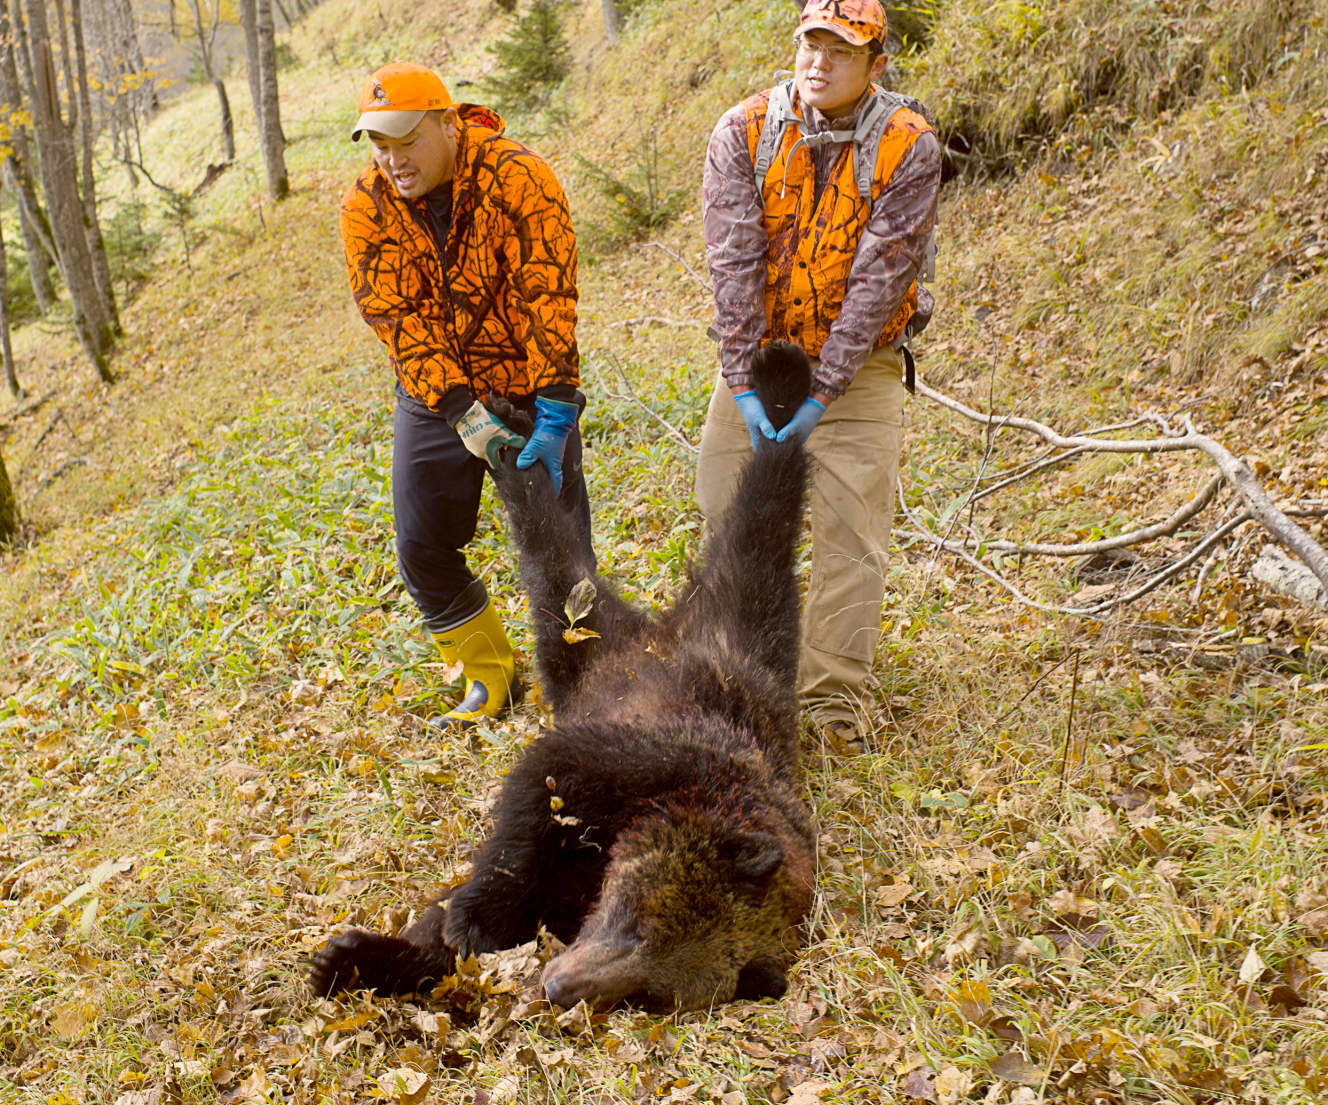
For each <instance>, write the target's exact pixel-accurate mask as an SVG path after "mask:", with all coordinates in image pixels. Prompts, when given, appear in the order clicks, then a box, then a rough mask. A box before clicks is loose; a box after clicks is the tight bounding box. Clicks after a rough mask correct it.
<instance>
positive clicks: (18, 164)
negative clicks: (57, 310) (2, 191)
mask: <svg viewBox="0 0 1328 1105" xmlns="http://www.w3.org/2000/svg"><path fill="white" fill-rule="evenodd" d="M0 39H2V40H3V45H2V46H0V102H3V103H4V104H5V105H6V108H7V112H12V111H13V110H14V109H16V108H19V107H20V106H21V105H22V104H23V95H22V93H21V92H20V91H19V88H20V85H19V77H18V65H17V62H16V61H15V60H14V52H15V42H14V35H13V34H12V27H11V25H10V21H9V7H8V4H6V3H5V2H4V0H0ZM5 152H8V154H9V156H8V157H3V154H4V153H5ZM0 160H3V162H4V174H3V175H4V182H5V185H6V186H7V187H8V188H9V189H10V190H11V191H12V192H13V193H14V199H15V201H16V202H17V204H18V218H19V229H20V230H21V231H22V234H23V252H24V254H25V255H26V256H27V259H28V273H29V275H30V277H31V279H32V294H33V295H34V296H35V297H36V300H37V310H38V311H40V312H41V313H42V314H43V315H44V314H46V312H47V311H49V310H50V309H51V305H52V304H54V303H55V285H54V284H53V283H52V282H51V266H52V265H53V264H55V243H54V242H52V241H51V228H50V225H49V224H48V223H47V221H46V215H45V214H44V213H43V211H42V209H41V204H40V203H38V202H37V190H36V189H35V188H34V187H33V185H32V174H31V172H30V171H29V168H28V167H29V166H30V165H31V164H32V150H31V148H30V146H29V145H28V130H27V127H25V126H24V125H23V124H22V123H21V122H19V121H18V120H17V119H15V118H12V117H11V118H10V120H9V137H8V138H7V139H6V140H4V141H3V142H0Z"/></svg>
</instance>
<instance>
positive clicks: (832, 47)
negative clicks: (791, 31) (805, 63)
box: [794, 35, 868, 65]
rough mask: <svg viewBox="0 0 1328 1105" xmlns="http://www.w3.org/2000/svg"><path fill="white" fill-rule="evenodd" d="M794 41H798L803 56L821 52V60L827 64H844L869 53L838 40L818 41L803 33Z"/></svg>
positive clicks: (799, 52) (807, 56)
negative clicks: (844, 44) (842, 43)
mask: <svg viewBox="0 0 1328 1105" xmlns="http://www.w3.org/2000/svg"><path fill="white" fill-rule="evenodd" d="M794 41H795V42H796V43H797V47H798V54H799V55H800V56H801V57H804V58H811V57H812V56H814V55H816V54H820V55H821V60H822V61H824V62H825V63H826V64H827V65H843V64H844V63H845V62H847V61H849V60H850V59H852V58H856V57H861V56H862V55H863V54H865V53H868V51H867V50H860V49H859V50H855V49H854V48H853V47H852V46H843V45H841V44H840V43H838V42H817V41H815V40H814V39H810V38H806V37H805V36H803V35H799V36H798V37H797V38H796V39H794Z"/></svg>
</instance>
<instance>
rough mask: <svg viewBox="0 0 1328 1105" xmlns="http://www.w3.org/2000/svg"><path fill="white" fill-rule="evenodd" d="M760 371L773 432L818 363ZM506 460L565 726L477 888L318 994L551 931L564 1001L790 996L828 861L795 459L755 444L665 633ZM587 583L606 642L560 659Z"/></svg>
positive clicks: (539, 637) (540, 653)
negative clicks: (807, 770) (803, 664)
mask: <svg viewBox="0 0 1328 1105" xmlns="http://www.w3.org/2000/svg"><path fill="white" fill-rule="evenodd" d="M757 362H758V363H757V365H756V366H755V367H756V371H757V390H758V393H759V394H760V395H761V397H762V400H763V402H764V405H765V408H766V411H767V412H768V413H769V414H770V415H771V418H772V421H774V422H775V423H776V425H782V424H783V423H784V422H785V421H787V419H788V417H789V416H790V415H791V414H792V412H793V411H794V410H796V409H797V406H798V404H799V403H800V402H801V401H802V399H803V398H804V397H805V395H806V394H807V389H808V386H809V381H810V365H809V364H808V361H807V358H806V356H805V355H804V354H803V352H802V351H801V350H800V349H798V348H797V347H796V346H791V345H786V344H783V343H772V344H770V345H767V346H766V347H765V348H764V349H763V350H762V352H761V354H760V356H759V357H758V359H757ZM500 413H503V414H504V417H507V414H506V413H504V412H500ZM507 452H508V455H507V456H506V458H505V460H504V462H503V463H502V464H501V465H500V466H499V467H498V469H497V470H496V471H495V472H494V480H495V483H496V485H497V487H498V491H499V494H500V496H501V497H502V499H503V501H504V503H505V505H506V507H507V510H508V513H509V515H510V518H511V522H512V533H513V535H514V538H515V541H516V544H517V547H518V551H519V557H520V568H521V576H522V580H523V583H524V584H525V587H526V589H527V590H528V592H529V595H530V610H531V617H532V619H533V621H534V629H535V635H536V659H537V663H538V666H539V669H540V677H541V681H542V685H543V687H544V690H545V693H546V695H547V696H549V698H550V699H551V700H552V704H553V708H554V716H555V719H556V724H555V726H554V728H552V729H550V730H547V731H546V732H544V733H542V734H541V735H540V737H539V738H538V739H537V740H536V741H535V742H534V743H532V745H531V746H530V748H529V749H527V751H526V752H525V754H524V755H523V757H522V758H521V760H520V761H519V762H518V763H517V765H516V766H515V767H514V768H513V769H512V771H511V772H510V773H509V774H508V776H507V779H506V780H505V782H504V784H503V787H502V790H501V792H500V794H499V797H498V800H497V803H496V808H495V810H494V821H495V826H494V831H493V835H492V836H490V837H489V839H488V840H487V841H486V842H485V843H484V844H483V846H482V847H481V848H480V849H479V851H478V853H477V855H476V857H475V860H474V865H473V869H472V873H471V876H470V878H469V880H468V881H467V882H465V883H463V884H462V885H461V886H459V887H457V888H456V889H455V890H454V891H453V892H452V893H451V894H450V896H449V897H448V899H447V900H446V901H440V902H436V903H434V904H432V905H430V906H429V907H428V908H426V909H425V910H424V911H423V912H422V913H421V915H420V917H419V919H418V920H417V921H416V922H415V923H414V924H413V925H411V926H409V927H408V928H407V929H405V930H404V931H403V932H402V933H401V934H400V935H399V936H396V937H392V936H386V935H384V934H381V933H375V932H368V931H366V930H363V929H355V930H352V931H349V932H346V933H343V934H341V935H339V936H337V937H335V938H333V939H332V940H331V941H330V942H329V943H328V944H327V946H326V947H325V948H324V949H323V950H322V951H320V952H319V953H317V955H316V956H315V957H314V961H313V964H312V968H311V972H310V984H311V986H312V987H313V989H314V990H315V991H316V992H317V993H319V994H331V993H334V992H336V991H337V990H341V989H345V988H348V987H351V986H361V987H365V988H371V989H377V990H378V991H380V992H383V993H387V992H406V991H413V990H420V989H423V988H427V987H428V986H429V984H431V983H433V982H436V981H437V980H439V979H440V978H442V977H443V976H445V975H446V974H448V973H450V972H451V971H452V970H453V968H454V965H455V959H456V956H458V955H461V956H467V955H471V954H474V953H478V952H486V951H493V950H497V949H500V948H507V947H512V946H514V945H517V944H520V943H523V942H525V941H527V940H530V939H532V938H533V937H534V936H535V933H536V930H537V929H538V927H539V926H540V925H541V924H542V925H544V926H545V927H547V928H548V929H549V931H550V932H552V933H554V934H555V935H556V936H558V937H559V938H560V939H561V940H563V941H564V942H567V943H568V945H569V946H568V947H567V949H566V950H565V951H563V952H562V954H560V955H558V956H557V957H556V958H554V959H553V960H552V961H551V962H550V963H549V964H548V966H547V967H546V969H545V971H544V977H543V987H544V992H545V994H546V995H547V997H548V998H549V1000H550V1001H552V1002H554V1003H556V1004H558V1005H562V1006H568V1005H572V1004H574V1003H576V1002H577V1001H580V1000H582V999H585V1000H587V1001H589V1002H591V1003H593V1004H595V1005H598V1006H601V1007H602V1006H608V1005H612V1004H615V1003H617V1002H620V1001H628V1002H631V1003H633V1004H639V1005H643V1006H645V1007H647V1008H672V1007H682V1008H688V1009H690V1008H701V1007H705V1006H708V1005H711V1004H713V1003H717V1002H724V1001H729V1000H731V999H733V998H735V997H738V998H758V997H765V996H773V997H777V996H779V995H781V994H783V992H784V990H785V987H786V981H785V975H784V972H785V968H786V967H787V965H788V963H789V961H790V959H791V958H792V956H793V955H794V953H795V952H796V950H797V948H798V946H799V944H800V942H801V940H800V933H799V926H800V924H801V923H802V921H803V919H804V918H805V916H806V913H807V910H808V908H809V907H810V904H811V900H812V883H813V875H814V871H815V854H816V845H815V836H814V831H813V828H812V824H811V820H810V817H809V815H808V812H807V809H806V807H805V806H804V804H803V802H802V801H801V800H800V798H799V796H798V778H797V775H798V721H797V703H796V701H795V697H794V685H795V676H796V671H795V666H796V663H797V654H798V649H797V642H798V611H799V600H798V593H797V587H796V583H795V579H794V545H795V541H796V539H797V535H798V530H799V525H800V520H801V515H802V504H803V496H804V489H805V484H806V478H807V463H808V462H807V456H806V453H805V451H804V450H803V447H802V446H801V445H800V444H798V443H797V441H796V440H793V441H789V442H784V443H776V442H771V441H766V440H764V439H763V440H762V441H761V442H760V445H759V447H758V449H757V450H756V454H755V456H754V458H753V460H752V462H751V464H750V465H749V467H748V468H747V470H746V472H745V474H744V475H743V477H742V480H741V483H740V485H739V488H738V491H737V494H736V496H735V499H734V505H733V507H732V509H731V510H730V512H729V514H728V516H727V517H726V518H725V519H724V521H723V523H722V524H721V525H719V526H718V527H716V530H715V532H714V533H713V535H712V536H711V538H710V540H709V542H708V544H707V549H706V557H705V561H704V566H703V567H702V568H701V569H700V570H699V571H698V572H694V573H693V575H692V577H691V579H690V580H689V582H688V584H687V586H686V587H685V588H684V589H683V591H682V594H681V595H680V597H679V599H678V601H677V603H676V604H675V605H674V606H673V607H672V608H671V609H669V610H668V611H667V612H666V613H664V614H663V615H662V616H661V617H659V618H658V619H655V618H651V617H649V616H647V615H646V614H645V613H644V612H642V611H640V610H638V609H636V608H634V607H632V606H630V605H629V604H627V603H625V602H624V601H623V600H622V599H620V598H619V597H618V596H617V595H616V594H615V593H614V592H613V590H612V588H611V587H610V586H609V585H608V584H607V583H605V582H604V581H603V580H602V579H599V578H598V577H596V575H595V571H594V565H593V563H591V562H590V561H589V560H588V558H587V555H586V553H585V552H584V551H583V550H582V546H581V545H580V544H579V543H578V541H577V540H576V536H575V534H574V533H573V532H572V530H571V527H570V526H569V524H568V523H567V518H568V515H567V514H566V513H565V512H563V511H561V510H555V509H552V507H553V489H552V487H551V485H550V483H549V480H548V477H547V475H546V473H545V471H544V468H543V466H542V465H536V466H535V467H533V468H531V469H530V470H528V471H524V472H523V471H519V470H518V469H517V468H516V466H515V464H514V463H513V459H514V458H513V456H512V455H511V454H512V451H511V450H508V451H507ZM583 579H591V580H592V581H593V582H594V586H595V598H594V604H593V609H592V611H591V613H590V614H589V615H588V616H587V617H586V618H585V619H584V620H583V621H582V622H580V623H579V624H580V625H584V626H586V627H588V628H590V629H593V630H595V632H597V633H598V634H599V637H598V638H593V639H590V640H584V641H581V642H579V643H575V644H569V643H568V642H567V641H566V640H565V639H564V636H563V630H564V628H565V623H564V622H563V620H562V619H561V613H560V612H561V611H562V610H563V608H564V604H565V602H566V600H567V597H568V595H569V593H570V592H571V591H572V588H573V587H574V586H576V585H577V584H578V583H579V582H580V581H581V580H583Z"/></svg>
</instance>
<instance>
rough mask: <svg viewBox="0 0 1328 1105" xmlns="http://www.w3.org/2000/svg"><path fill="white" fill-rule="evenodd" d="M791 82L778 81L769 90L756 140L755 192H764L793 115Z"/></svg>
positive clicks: (760, 193)
mask: <svg viewBox="0 0 1328 1105" xmlns="http://www.w3.org/2000/svg"><path fill="white" fill-rule="evenodd" d="M792 90H793V81H792V80H786V81H780V82H779V84H777V85H775V87H774V88H772V89H771V90H770V103H769V104H768V105H767V106H766V110H765V119H763V120H762V121H761V135H760V137H759V138H757V140H756V163H755V168H756V191H757V194H758V195H762V194H764V192H765V178H766V174H768V173H769V172H770V166H771V164H773V162H774V160H775V154H776V153H778V152H779V144H780V143H781V142H782V141H783V140H784V130H785V128H786V127H787V126H788V124H789V120H790V119H793V118H795V116H794V114H793V96H792Z"/></svg>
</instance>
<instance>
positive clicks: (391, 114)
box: [350, 61, 452, 142]
mask: <svg viewBox="0 0 1328 1105" xmlns="http://www.w3.org/2000/svg"><path fill="white" fill-rule="evenodd" d="M451 106H452V97H451V96H449V95H448V94H447V87H446V86H445V85H444V84H443V82H442V81H441V80H440V79H439V78H438V74H437V73H435V72H434V71H433V70H432V69H426V68H424V66H422V65H416V64H415V63H414V62H411V61H394V62H389V63H388V64H387V65H384V66H383V67H382V68H381V69H375V70H374V71H373V72H372V73H370V74H369V76H368V77H366V78H365V81H364V83H363V84H362V85H360V100H359V104H358V107H359V109H360V117H359V118H358V119H357V120H356V121H355V129H354V130H352V131H351V132H350V137H351V140H352V141H353V142H358V141H359V140H360V135H361V134H363V133H364V132H365V131H366V130H371V131H373V132H374V133H375V134H385V135H387V136H388V137H389V138H404V137H405V136H406V135H408V134H409V133H410V132H411V131H413V130H414V129H415V128H416V127H417V126H419V125H420V120H421V119H423V118H424V113H425V112H426V111H438V110H440V109H445V108H449V107H451Z"/></svg>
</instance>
